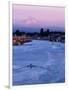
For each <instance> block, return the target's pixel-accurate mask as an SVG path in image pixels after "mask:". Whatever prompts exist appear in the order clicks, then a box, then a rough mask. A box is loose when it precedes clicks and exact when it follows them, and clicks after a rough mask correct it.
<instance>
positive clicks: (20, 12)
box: [12, 4, 65, 27]
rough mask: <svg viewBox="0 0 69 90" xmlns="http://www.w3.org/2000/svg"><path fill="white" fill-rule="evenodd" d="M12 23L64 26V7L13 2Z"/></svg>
mask: <svg viewBox="0 0 69 90" xmlns="http://www.w3.org/2000/svg"><path fill="white" fill-rule="evenodd" d="M12 19H13V24H14V25H20V26H31V27H32V26H33V27H34V26H43V27H45V26H50V27H54V26H55V27H64V26H65V25H64V24H65V8H64V7H47V6H46V7H42V6H41V7H40V6H29V5H28V6H27V5H18V4H14V5H13V7H12Z"/></svg>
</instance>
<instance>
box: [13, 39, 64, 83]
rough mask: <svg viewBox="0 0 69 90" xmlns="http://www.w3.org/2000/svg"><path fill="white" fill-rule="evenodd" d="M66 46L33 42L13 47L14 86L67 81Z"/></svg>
mask: <svg viewBox="0 0 69 90" xmlns="http://www.w3.org/2000/svg"><path fill="white" fill-rule="evenodd" d="M64 49H65V48H64V44H62V43H59V42H50V41H43V40H33V41H32V42H29V43H25V44H24V45H22V46H13V66H12V67H13V77H12V79H13V85H29V84H45V83H61V82H64V81H65V53H64V52H65V51H64Z"/></svg>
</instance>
